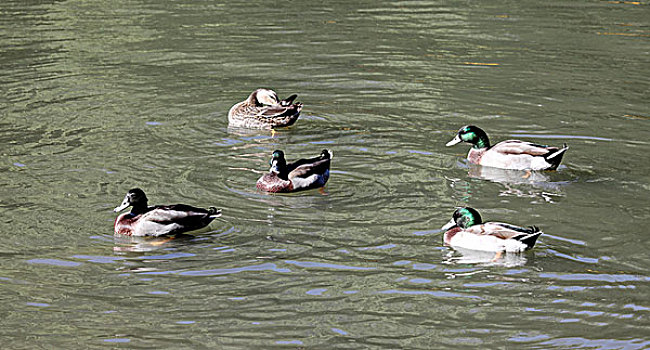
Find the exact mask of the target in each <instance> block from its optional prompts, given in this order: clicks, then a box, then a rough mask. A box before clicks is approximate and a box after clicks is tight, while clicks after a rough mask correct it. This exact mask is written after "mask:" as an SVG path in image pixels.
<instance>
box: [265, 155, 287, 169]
mask: <svg viewBox="0 0 650 350" xmlns="http://www.w3.org/2000/svg"><path fill="white" fill-rule="evenodd" d="M269 164H270V165H271V172H274V173H278V174H282V173H283V172H284V170H285V169H286V167H287V161H286V160H285V159H284V152H282V151H280V150H275V151H273V155H271V160H270V161H269Z"/></svg>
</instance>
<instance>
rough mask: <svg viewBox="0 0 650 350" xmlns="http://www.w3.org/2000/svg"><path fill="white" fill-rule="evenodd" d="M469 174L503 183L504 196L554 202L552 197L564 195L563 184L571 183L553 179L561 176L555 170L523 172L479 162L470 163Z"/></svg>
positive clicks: (475, 177)
mask: <svg viewBox="0 0 650 350" xmlns="http://www.w3.org/2000/svg"><path fill="white" fill-rule="evenodd" d="M467 175H468V176H469V177H471V178H474V179H481V180H488V181H492V182H496V183H499V184H502V185H503V186H504V189H503V190H501V191H500V194H501V195H503V196H516V197H542V198H543V199H544V200H545V201H547V202H552V201H553V199H552V197H562V196H564V193H563V186H566V185H567V184H568V183H569V182H568V181H553V178H554V177H557V176H561V175H560V174H557V173H555V172H552V173H551V172H541V171H527V172H523V171H520V170H508V169H499V168H493V167H486V166H481V165H477V164H469V166H468V172H467Z"/></svg>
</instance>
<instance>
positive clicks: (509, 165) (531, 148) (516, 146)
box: [446, 125, 569, 170]
mask: <svg viewBox="0 0 650 350" xmlns="http://www.w3.org/2000/svg"><path fill="white" fill-rule="evenodd" d="M460 142H467V143H471V144H472V148H471V149H470V150H469V153H468V154H467V159H468V160H469V161H470V163H474V164H478V165H482V166H489V167H494V168H501V169H512V170H555V169H557V167H558V166H559V165H560V162H561V161H562V156H564V153H565V152H566V151H567V150H568V149H569V147H568V146H567V145H566V144H564V146H563V147H562V148H558V147H553V146H545V145H539V144H535V143H531V142H526V141H520V140H507V141H501V142H499V143H497V144H496V145H493V146H490V140H489V139H488V136H487V134H486V133H485V131H483V130H482V129H481V128H479V127H477V126H474V125H466V126H463V127H462V128H460V130H458V133H457V134H456V136H455V137H454V138H453V139H452V140H451V141H449V142H447V144H446V146H447V147H449V146H453V145H455V144H457V143H460Z"/></svg>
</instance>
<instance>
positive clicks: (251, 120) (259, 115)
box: [228, 89, 302, 129]
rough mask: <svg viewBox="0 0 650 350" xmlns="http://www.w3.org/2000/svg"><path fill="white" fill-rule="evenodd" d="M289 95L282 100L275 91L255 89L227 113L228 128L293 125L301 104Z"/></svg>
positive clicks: (272, 127)
mask: <svg viewBox="0 0 650 350" xmlns="http://www.w3.org/2000/svg"><path fill="white" fill-rule="evenodd" d="M297 97H298V95H295V94H294V95H291V96H289V97H287V98H285V99H283V100H280V99H279V98H278V95H277V94H276V93H275V91H273V90H270V89H257V90H255V91H253V92H252V93H251V94H250V96H248V98H247V99H246V100H244V101H242V102H239V103H237V104H235V105H234V106H232V108H230V111H228V126H230V127H234V128H250V129H275V128H280V127H285V126H291V125H293V124H294V123H295V122H296V120H298V117H299V116H300V111H301V110H302V103H300V102H296V103H294V100H295V99H296V98H297Z"/></svg>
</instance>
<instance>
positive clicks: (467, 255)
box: [442, 247, 528, 267]
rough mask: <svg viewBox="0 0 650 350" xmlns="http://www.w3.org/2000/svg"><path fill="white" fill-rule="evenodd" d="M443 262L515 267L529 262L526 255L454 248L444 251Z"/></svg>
mask: <svg viewBox="0 0 650 350" xmlns="http://www.w3.org/2000/svg"><path fill="white" fill-rule="evenodd" d="M443 252H444V253H443V254H444V255H443V258H442V262H443V263H445V264H450V265H457V264H469V265H490V266H504V267H515V266H522V265H524V264H526V261H528V259H527V257H526V255H525V254H499V253H494V252H486V251H480V250H472V249H465V248H461V247H454V249H448V250H445V251H443Z"/></svg>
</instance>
